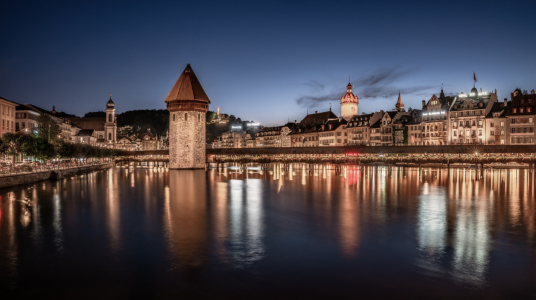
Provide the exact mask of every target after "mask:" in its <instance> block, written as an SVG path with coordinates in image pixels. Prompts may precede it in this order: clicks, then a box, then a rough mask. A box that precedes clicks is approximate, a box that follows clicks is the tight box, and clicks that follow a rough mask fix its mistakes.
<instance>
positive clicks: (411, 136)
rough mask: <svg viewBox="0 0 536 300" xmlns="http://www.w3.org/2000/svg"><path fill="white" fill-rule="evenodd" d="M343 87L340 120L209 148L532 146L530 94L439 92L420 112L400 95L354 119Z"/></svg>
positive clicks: (244, 134) (354, 108) (231, 138)
mask: <svg viewBox="0 0 536 300" xmlns="http://www.w3.org/2000/svg"><path fill="white" fill-rule="evenodd" d="M352 88H353V87H352V85H351V84H350V83H349V84H348V86H347V88H346V93H345V94H343V95H342V97H341V116H340V117H338V116H337V115H335V114H334V113H333V112H332V111H331V109H330V110H329V111H326V112H315V113H314V114H307V116H306V117H305V118H303V120H301V121H300V122H297V121H295V122H294V123H287V124H284V125H282V126H275V127H264V128H262V129H261V130H260V131H259V132H257V133H255V134H251V132H249V131H232V130H231V131H229V132H226V133H224V134H223V135H222V136H221V137H220V138H219V139H217V140H216V141H214V142H213V144H212V147H214V148H252V147H323V146H347V145H362V146H403V145H409V146H421V145H463V144H482V145H483V144H485V145H518V144H521V145H534V144H535V141H536V132H535V127H534V120H535V118H536V95H535V92H534V90H532V91H530V92H527V91H521V90H520V89H516V90H515V91H514V92H513V93H511V96H510V99H506V98H505V99H504V100H503V101H498V99H497V90H495V91H494V92H485V91H482V89H480V90H478V89H476V88H475V87H474V86H473V88H472V89H471V91H470V92H469V93H467V94H465V93H460V94H459V95H457V96H445V94H444V92H443V88H442V89H441V92H440V94H439V97H437V96H436V95H435V94H434V95H432V97H431V98H430V99H429V100H428V101H425V100H423V101H422V107H421V108H420V109H410V110H408V111H406V110H405V108H404V103H403V102H402V98H401V95H400V94H399V95H398V100H397V102H396V104H395V108H394V109H393V110H391V111H383V110H381V111H379V112H374V113H371V114H361V115H359V114H358V111H359V110H358V104H359V100H358V97H357V96H356V95H354V93H353V91H352Z"/></svg>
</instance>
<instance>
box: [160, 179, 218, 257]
mask: <svg viewBox="0 0 536 300" xmlns="http://www.w3.org/2000/svg"><path fill="white" fill-rule="evenodd" d="M168 186H169V194H166V196H167V197H169V198H166V203H165V204H166V208H165V210H166V216H165V219H166V221H167V223H166V230H167V235H168V238H169V252H170V255H171V257H172V259H173V260H174V264H175V265H177V266H184V267H197V266H200V265H202V264H203V262H204V261H205V257H206V252H207V243H208V241H207V238H208V233H207V222H208V220H207V195H206V176H205V172H204V171H201V170H197V171H172V172H170V175H169V185H168Z"/></svg>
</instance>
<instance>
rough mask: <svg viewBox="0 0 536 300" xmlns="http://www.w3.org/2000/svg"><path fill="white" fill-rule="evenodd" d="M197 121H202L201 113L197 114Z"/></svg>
mask: <svg viewBox="0 0 536 300" xmlns="http://www.w3.org/2000/svg"><path fill="white" fill-rule="evenodd" d="M197 122H201V114H198V115H197Z"/></svg>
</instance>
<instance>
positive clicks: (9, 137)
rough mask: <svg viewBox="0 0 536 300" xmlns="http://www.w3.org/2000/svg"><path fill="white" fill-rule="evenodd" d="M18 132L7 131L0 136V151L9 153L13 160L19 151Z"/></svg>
mask: <svg viewBox="0 0 536 300" xmlns="http://www.w3.org/2000/svg"><path fill="white" fill-rule="evenodd" d="M18 138H19V136H18V134H17V133H11V132H8V133H6V134H4V136H3V137H2V152H3V153H5V154H7V155H11V156H12V157H13V159H12V161H13V162H15V156H16V155H17V154H19V152H20V144H19V142H18Z"/></svg>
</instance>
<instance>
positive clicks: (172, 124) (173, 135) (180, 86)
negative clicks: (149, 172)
mask: <svg viewBox="0 0 536 300" xmlns="http://www.w3.org/2000/svg"><path fill="white" fill-rule="evenodd" d="M165 102H166V104H167V109H168V111H169V168H170V169H202V168H204V167H205V160H206V158H205V147H206V114H207V111H208V105H209V104H210V100H209V99H208V96H207V94H206V93H205V91H204V90H203V87H202V86H201V83H200V82H199V80H198V79H197V77H196V76H195V73H194V71H193V70H192V67H190V65H189V64H188V65H187V66H186V68H185V69H184V71H183V72H182V74H181V76H180V77H179V79H178V80H177V82H176V83H175V85H174V86H173V88H172V89H171V91H170V92H169V94H168V96H167V97H166V100H165Z"/></svg>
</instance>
